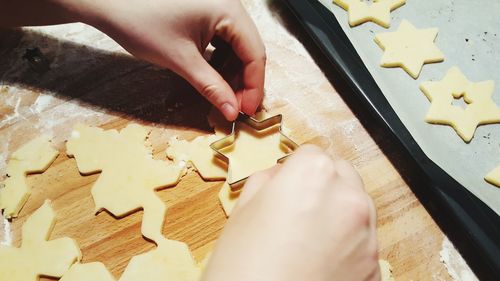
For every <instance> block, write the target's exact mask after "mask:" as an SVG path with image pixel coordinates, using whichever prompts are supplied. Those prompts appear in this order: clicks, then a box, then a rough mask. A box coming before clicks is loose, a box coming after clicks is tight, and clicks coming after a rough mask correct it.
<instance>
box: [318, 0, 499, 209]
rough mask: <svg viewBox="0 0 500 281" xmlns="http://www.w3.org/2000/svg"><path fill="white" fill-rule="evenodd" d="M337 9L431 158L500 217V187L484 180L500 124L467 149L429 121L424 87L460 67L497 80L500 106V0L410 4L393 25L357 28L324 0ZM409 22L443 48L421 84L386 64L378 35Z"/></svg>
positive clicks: (494, 159) (493, 162)
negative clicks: (428, 31) (433, 30)
mask: <svg viewBox="0 0 500 281" xmlns="http://www.w3.org/2000/svg"><path fill="white" fill-rule="evenodd" d="M319 1H320V2H321V3H322V4H323V5H324V6H326V7H327V8H328V9H329V10H330V11H332V12H333V14H334V15H335V17H336V18H337V20H338V21H339V22H340V25H341V26H342V29H343V30H344V32H345V33H346V34H347V36H348V37H349V39H350V40H351V42H352V44H353V45H354V47H355V49H356V51H357V52H358V54H359V56H360V57H361V59H362V60H363V62H364V63H365V65H366V67H367V68H368V70H369V71H370V73H371V75H372V76H373V78H374V79H375V81H376V82H377V84H378V86H379V87H380V89H381V90H382V92H383V93H384V95H385V96H386V98H387V99H388V101H389V103H390V104H391V106H392V107H393V108H394V110H395V111H396V113H397V114H398V116H399V118H400V119H401V120H402V121H403V123H404V124H405V126H406V127H407V128H408V130H409V131H410V133H411V134H412V136H413V138H414V139H415V140H416V141H417V143H418V144H419V145H420V147H421V148H422V149H423V150H424V152H425V153H426V154H427V156H428V157H429V158H430V159H431V160H433V161H434V162H435V163H436V164H437V165H439V166H440V167H441V168H442V169H443V170H445V171H446V172H447V173H448V174H449V175H451V176H452V177H453V178H455V179H456V180H457V181H458V182H460V183H461V184H462V185H463V186H464V187H465V188H467V189H468V190H469V191H470V192H472V193H473V194H474V195H476V196H477V197H478V198H479V199H481V200H482V201H483V202H485V203H486V204H487V205H488V206H489V207H490V208H492V209H493V210H494V211H495V212H496V213H497V214H500V188H498V187H495V186H493V185H491V184H489V183H487V182H486V181H485V180H484V176H485V175H486V174H487V173H488V172H489V171H491V170H492V169H493V168H495V167H496V166H497V165H499V164H500V125H499V124H494V125H484V126H480V127H478V129H477V130H476V133H475V135H474V138H473V139H472V141H471V142H470V143H469V144H466V143H465V142H463V141H462V139H461V138H460V137H459V136H458V135H457V134H456V133H455V131H454V130H453V129H452V128H451V127H450V126H443V125H432V124H428V123H426V122H425V121H424V117H425V114H426V113H427V110H428V108H429V101H428V100H427V98H426V97H425V96H424V94H423V93H422V92H421V91H420V90H419V88H418V87H419V85H420V83H421V82H423V81H427V80H441V79H442V78H443V76H444V75H445V73H446V72H447V70H448V69H449V68H450V67H452V66H458V67H459V68H460V69H461V70H462V72H463V73H464V74H465V76H466V77H467V78H468V79H469V80H471V81H474V82H478V81H482V80H494V81H496V82H497V83H496V85H495V86H496V87H495V91H494V93H493V100H494V101H495V102H496V104H497V105H500V85H499V84H498V83H500V52H498V49H500V19H499V17H498V13H499V12H500V1H497V0H481V1H470V0H433V1H421V0H420V1H419V0H407V3H406V4H405V5H403V6H402V7H401V8H399V9H397V10H395V11H394V12H393V13H392V20H391V27H390V28H389V29H385V28H383V27H380V26H378V25H376V24H373V23H371V22H369V23H365V24H362V25H360V26H357V27H354V28H351V27H349V24H348V22H347V12H346V11H344V10H343V9H342V8H340V7H338V6H337V5H335V4H333V3H332V2H331V1H330V0H319ZM402 19H407V20H409V21H410V22H411V23H412V24H413V25H415V26H416V27H417V28H430V27H438V28H439V33H438V36H437V39H436V44H437V46H438V47H439V48H440V49H441V51H442V52H443V53H444V55H445V61H444V62H443V63H437V64H427V65H425V66H424V68H423V70H422V72H421V74H420V77H419V78H418V79H417V80H414V79H413V78H411V77H410V76H409V75H408V74H407V73H406V72H405V71H404V70H402V69H401V68H382V67H380V66H379V61H380V58H381V57H382V53H383V51H382V50H381V49H380V48H379V47H378V45H377V44H375V42H374V41H373V39H374V35H375V33H378V32H387V31H395V30H396V29H397V27H398V26H399V24H400V22H401V20H402Z"/></svg>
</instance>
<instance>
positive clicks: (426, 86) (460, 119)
mask: <svg viewBox="0 0 500 281" xmlns="http://www.w3.org/2000/svg"><path fill="white" fill-rule="evenodd" d="M494 86H495V84H494V82H493V81H491V80H489V81H482V82H477V83H474V82H471V81H469V80H468V79H467V78H466V77H465V75H464V74H463V73H462V71H460V69H459V68H458V67H452V68H450V69H449V70H448V72H447V73H446V75H445V76H444V78H443V79H442V80H441V81H427V82H423V83H422V84H420V90H421V91H422V92H423V93H424V94H425V96H426V97H427V99H429V101H430V102H431V106H430V108H429V111H428V112H427V115H426V116H425V121H427V122H428V123H433V124H443V125H450V126H452V127H453V129H455V131H456V132H457V134H458V135H459V136H460V137H461V138H462V139H463V140H464V141H465V142H470V141H471V139H472V138H473V137H474V132H475V131H476V128H477V126H479V125H483V124H491V123H499V122H500V108H499V107H498V106H497V105H496V104H495V103H494V102H493V100H492V94H493V89H494ZM462 97H463V99H464V101H465V102H466V103H467V107H466V108H465V109H463V108H462V107H460V106H456V105H453V104H452V103H453V99H454V98H462Z"/></svg>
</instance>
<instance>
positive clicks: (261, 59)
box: [215, 6, 266, 115]
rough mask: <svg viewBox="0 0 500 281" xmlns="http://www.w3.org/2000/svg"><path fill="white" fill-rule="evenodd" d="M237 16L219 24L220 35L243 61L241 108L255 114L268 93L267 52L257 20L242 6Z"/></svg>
mask: <svg viewBox="0 0 500 281" xmlns="http://www.w3.org/2000/svg"><path fill="white" fill-rule="evenodd" d="M240 8H241V12H240V13H238V15H237V18H236V19H234V20H233V19H228V18H225V19H223V20H221V21H220V22H219V23H218V24H217V25H216V31H215V32H216V35H217V36H219V37H221V38H222V39H223V40H225V41H226V42H228V43H229V44H230V45H231V47H232V48H233V50H234V52H235V53H236V55H237V56H238V58H239V59H240V60H241V61H242V63H243V72H242V78H243V89H241V90H239V91H238V92H237V93H236V95H241V96H242V98H241V99H242V101H241V111H243V112H244V113H246V114H249V115H253V114H254V113H255V111H256V110H257V107H258V106H259V105H260V103H261V101H262V98H263V96H264V72H265V64H266V52H265V48H264V44H263V42H262V40H261V38H260V36H259V33H258V31H257V28H256V27H255V24H254V23H253V22H252V20H251V19H250V17H249V16H248V14H246V12H245V11H244V9H243V7H241V6H240Z"/></svg>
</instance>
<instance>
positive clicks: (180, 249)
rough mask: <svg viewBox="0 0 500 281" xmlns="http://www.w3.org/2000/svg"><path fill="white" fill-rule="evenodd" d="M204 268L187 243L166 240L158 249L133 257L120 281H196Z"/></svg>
mask: <svg viewBox="0 0 500 281" xmlns="http://www.w3.org/2000/svg"><path fill="white" fill-rule="evenodd" d="M202 267H203V263H201V264H200V265H198V264H196V261H195V260H194V258H193V256H192V255H191V252H190V251H189V248H188V246H187V245H186V244H185V243H183V242H180V241H175V240H168V239H164V240H162V241H159V243H158V248H156V249H154V250H151V251H149V252H146V253H144V254H140V255H137V256H134V257H132V259H131V260H130V262H129V264H128V265H127V267H126V268H125V271H124V272H123V275H122V276H121V278H120V279H119V281H137V280H141V281H164V280H168V281H194V280H198V279H199V278H200V276H201V268H202Z"/></svg>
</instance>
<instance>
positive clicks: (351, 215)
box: [341, 190, 373, 228]
mask: <svg viewBox="0 0 500 281" xmlns="http://www.w3.org/2000/svg"><path fill="white" fill-rule="evenodd" d="M341 200H342V203H343V205H344V208H343V209H344V210H346V216H347V217H348V219H349V221H350V222H351V223H352V225H353V227H354V228H365V227H367V226H369V224H370V216H371V212H372V210H373V208H372V206H371V205H370V204H371V200H370V199H369V197H368V195H366V194H364V193H362V192H358V191H351V190H348V191H345V192H344V195H343V197H342V199H341Z"/></svg>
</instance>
